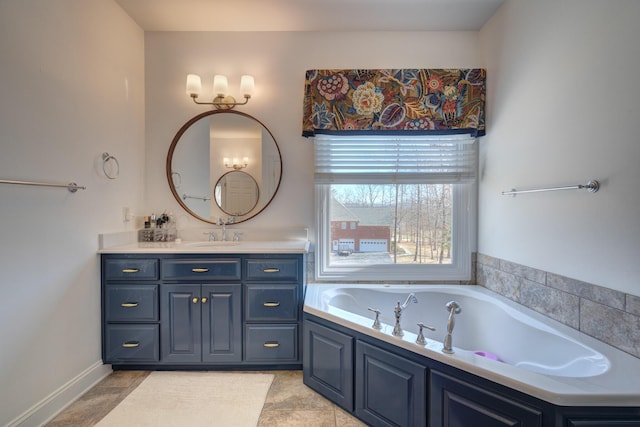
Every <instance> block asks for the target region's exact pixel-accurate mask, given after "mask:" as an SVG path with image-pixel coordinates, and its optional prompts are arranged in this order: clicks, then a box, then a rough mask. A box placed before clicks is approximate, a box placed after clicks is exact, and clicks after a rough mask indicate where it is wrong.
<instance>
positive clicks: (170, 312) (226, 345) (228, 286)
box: [160, 258, 242, 364]
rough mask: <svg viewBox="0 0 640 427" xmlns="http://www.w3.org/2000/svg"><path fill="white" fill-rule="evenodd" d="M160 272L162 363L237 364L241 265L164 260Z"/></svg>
mask: <svg viewBox="0 0 640 427" xmlns="http://www.w3.org/2000/svg"><path fill="white" fill-rule="evenodd" d="M161 270H162V279H163V282H162V284H161V285H160V289H161V298H160V301H161V303H160V307H161V319H162V322H161V325H160V333H161V343H162V346H161V358H162V362H164V363H187V364H189V363H203V362H207V363H234V362H241V361H242V303H241V301H242V285H241V283H240V279H241V261H240V259H239V258H215V259H210V258H206V259H192V258H188V259H163V260H162V261H161ZM228 280H229V281H236V282H237V283H227V281H228ZM221 281H223V282H224V283H219V282H221ZM174 282H176V283H174Z"/></svg>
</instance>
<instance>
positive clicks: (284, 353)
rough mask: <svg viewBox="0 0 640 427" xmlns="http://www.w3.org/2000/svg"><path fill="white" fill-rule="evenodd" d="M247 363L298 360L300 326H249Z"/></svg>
mask: <svg viewBox="0 0 640 427" xmlns="http://www.w3.org/2000/svg"><path fill="white" fill-rule="evenodd" d="M245 336H246V342H245V344H246V347H245V351H246V353H245V356H246V357H245V360H246V361H247V362H264V361H271V362H295V361H297V360H298V325H247V326H246V330H245Z"/></svg>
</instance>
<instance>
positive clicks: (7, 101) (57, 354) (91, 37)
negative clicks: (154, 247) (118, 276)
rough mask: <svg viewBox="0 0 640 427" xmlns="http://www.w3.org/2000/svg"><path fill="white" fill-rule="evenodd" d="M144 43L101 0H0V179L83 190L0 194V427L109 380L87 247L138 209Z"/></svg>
mask: <svg viewBox="0 0 640 427" xmlns="http://www.w3.org/2000/svg"><path fill="white" fill-rule="evenodd" d="M143 43H144V37H143V32H142V31H141V30H140V29H139V27H137V26H136V25H135V24H134V23H133V21H132V20H131V19H130V18H129V17H128V16H127V15H125V14H124V12H123V11H122V10H121V9H120V8H119V7H118V6H117V5H116V4H115V3H114V2H113V1H112V0H47V1H42V0H20V1H15V0H0V76H1V78H0V179H16V180H35V181H52V182H60V183H67V182H69V181H72V180H73V181H76V182H77V183H78V184H80V185H85V186H86V187H87V189H86V190H85V191H82V190H80V191H78V192H77V193H76V194H71V193H69V192H68V191H67V190H66V189H56V188H37V187H24V186H12V185H4V184H0V242H1V243H0V328H1V329H0V425H7V424H8V423H10V422H12V421H14V422H23V423H24V424H23V425H37V424H38V423H39V422H41V421H43V419H42V417H46V416H48V414H49V413H50V412H51V411H55V410H56V408H55V406H56V404H60V403H62V404H64V403H68V402H67V401H66V399H69V396H67V393H68V392H71V394H73V393H77V392H78V390H75V389H74V388H78V387H86V386H87V385H88V384H86V382H87V381H89V382H91V381H95V380H96V379H97V378H99V377H100V376H101V375H104V373H106V372H108V368H103V367H102V366H101V357H100V286H99V283H100V276H99V260H98V256H97V255H96V250H97V236H98V233H101V232H107V231H115V230H123V229H127V228H129V227H132V225H131V226H130V225H127V224H123V222H122V220H121V217H122V215H121V209H122V207H123V206H125V205H128V206H129V207H130V208H131V209H132V210H134V211H135V210H136V209H139V208H140V206H141V204H142V202H141V200H142V199H143V191H142V190H143V183H144V181H143V180H144V46H143ZM104 151H107V152H109V153H110V154H113V155H115V156H116V157H117V158H118V160H119V162H120V178H119V179H117V180H114V181H111V180H109V179H107V178H106V177H105V176H104V175H103V173H102V169H101V158H100V157H101V154H102V153H103V152H104Z"/></svg>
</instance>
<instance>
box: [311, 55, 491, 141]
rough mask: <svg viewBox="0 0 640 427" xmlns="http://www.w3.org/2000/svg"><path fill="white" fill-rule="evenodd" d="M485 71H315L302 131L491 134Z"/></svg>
mask: <svg viewBox="0 0 640 427" xmlns="http://www.w3.org/2000/svg"><path fill="white" fill-rule="evenodd" d="M485 76H486V71H485V70H484V69H479V68H473V69H448V68H447V69H384V70H382V69H381V70H309V71H307V74H306V81H305V95H304V117H303V123H302V135H303V136H313V135H315V134H316V133H346V132H354V131H355V132H360V133H373V132H376V133H377V132H379V133H382V132H383V131H396V132H398V133H405V132H407V131H411V132H423V133H470V134H472V135H473V136H482V135H484V134H485V117H484V101H485V92H486V88H485V80H486V78H485Z"/></svg>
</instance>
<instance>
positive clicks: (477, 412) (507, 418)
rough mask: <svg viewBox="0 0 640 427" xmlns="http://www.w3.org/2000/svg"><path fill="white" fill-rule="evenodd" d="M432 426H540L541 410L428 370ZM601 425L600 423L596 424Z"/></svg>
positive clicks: (541, 422) (541, 419)
mask: <svg viewBox="0 0 640 427" xmlns="http://www.w3.org/2000/svg"><path fill="white" fill-rule="evenodd" d="M430 400H431V413H430V420H431V423H430V425H431V426H432V427H468V426H483V427H506V426H514V427H515V426H518V427H528V426H531V427H533V426H535V427H539V426H541V425H542V424H543V415H542V410H540V409H539V408H534V407H530V406H526V405H524V404H522V403H520V402H516V401H515V400H512V399H508V398H506V397H505V396H501V395H498V394H496V393H492V392H490V391H487V390H484V389H482V388H480V387H477V386H474V385H471V384H468V383H466V382H463V381H460V380H458V379H456V378H453V377H451V376H449V375H446V374H443V373H441V372H437V371H431V396H430ZM598 425H600V424H598Z"/></svg>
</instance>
